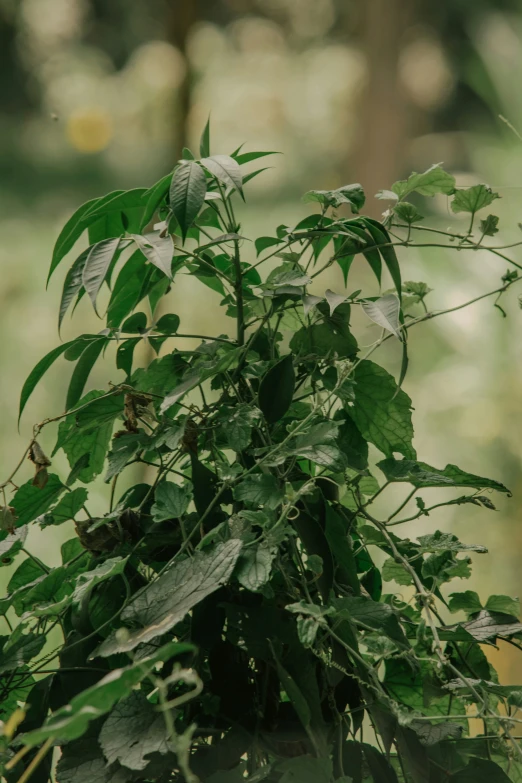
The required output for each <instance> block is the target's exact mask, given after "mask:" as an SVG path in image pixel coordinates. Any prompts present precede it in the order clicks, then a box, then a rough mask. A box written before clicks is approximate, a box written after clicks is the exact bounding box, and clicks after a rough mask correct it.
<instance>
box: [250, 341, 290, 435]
mask: <svg viewBox="0 0 522 783" xmlns="http://www.w3.org/2000/svg"><path fill="white" fill-rule="evenodd" d="M294 387H295V372H294V365H293V360H292V354H288V355H287V356H285V357H284V358H283V359H281V360H280V361H279V362H277V364H275V365H274V366H273V367H271V368H270V369H269V371H268V372H267V374H266V375H265V376H264V378H263V380H262V381H261V384H260V386H259V399H258V401H259V407H260V408H261V411H262V412H263V415H264V417H265V419H266V420H267V422H268V423H269V424H275V423H276V422H277V421H279V419H282V418H283V416H284V415H285V413H286V412H287V410H288V408H289V407H290V405H291V403H292V397H293V395H294Z"/></svg>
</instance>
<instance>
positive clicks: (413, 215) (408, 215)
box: [393, 201, 424, 226]
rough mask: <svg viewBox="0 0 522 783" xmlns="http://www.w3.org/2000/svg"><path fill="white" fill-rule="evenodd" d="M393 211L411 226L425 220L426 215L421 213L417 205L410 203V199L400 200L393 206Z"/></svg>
mask: <svg viewBox="0 0 522 783" xmlns="http://www.w3.org/2000/svg"><path fill="white" fill-rule="evenodd" d="M393 211H394V212H395V214H396V215H397V217H398V218H399V219H400V220H404V222H405V223H407V224H408V225H409V226H411V225H412V224H413V223H418V222H419V220H424V215H421V213H420V212H419V210H418V209H417V207H415V206H414V205H413V204H410V203H409V201H401V202H399V203H398V204H396V205H395V206H394V207H393Z"/></svg>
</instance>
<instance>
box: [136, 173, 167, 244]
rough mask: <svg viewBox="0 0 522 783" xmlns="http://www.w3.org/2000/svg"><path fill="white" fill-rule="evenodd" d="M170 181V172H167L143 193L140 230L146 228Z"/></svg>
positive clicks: (164, 195) (163, 197)
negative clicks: (143, 206)
mask: <svg viewBox="0 0 522 783" xmlns="http://www.w3.org/2000/svg"><path fill="white" fill-rule="evenodd" d="M171 181H172V174H167V175H166V176H165V177H162V178H161V179H160V180H159V182H156V184H155V185H153V186H152V187H151V188H149V189H148V190H147V191H146V192H145V193H144V194H143V201H144V202H145V211H144V213H143V216H142V219H141V225H140V231H143V229H144V228H146V226H148V224H149V223H150V221H151V220H152V218H153V217H154V215H155V214H156V211H157V209H158V207H159V206H160V205H161V203H162V201H163V200H164V199H165V197H166V195H167V193H168V192H169V189H170V183H171Z"/></svg>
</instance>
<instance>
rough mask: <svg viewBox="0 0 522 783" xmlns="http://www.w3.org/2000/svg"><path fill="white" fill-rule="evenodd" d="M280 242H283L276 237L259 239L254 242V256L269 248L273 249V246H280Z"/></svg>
mask: <svg viewBox="0 0 522 783" xmlns="http://www.w3.org/2000/svg"><path fill="white" fill-rule="evenodd" d="M282 242H283V240H282V239H279V238H278V237H259V238H258V239H256V240H255V242H254V245H255V247H256V254H257V255H259V254H260V253H262V252H263V250H266V249H267V248H269V247H274V245H280V244H281V243H282Z"/></svg>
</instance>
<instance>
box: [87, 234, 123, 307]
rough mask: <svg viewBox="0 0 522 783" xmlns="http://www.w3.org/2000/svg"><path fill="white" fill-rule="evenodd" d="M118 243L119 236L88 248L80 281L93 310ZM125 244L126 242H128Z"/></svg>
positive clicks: (118, 245)
mask: <svg viewBox="0 0 522 783" xmlns="http://www.w3.org/2000/svg"><path fill="white" fill-rule="evenodd" d="M120 243H121V240H120V238H119V237H117V238H115V239H104V240H103V241H102V242H97V243H96V244H95V245H93V246H92V247H91V248H90V250H89V254H88V256H87V258H86V260H85V265H84V267H83V273H82V282H83V286H84V288H85V290H86V292H87V294H88V295H89V298H90V300H91V302H92V306H93V307H94V309H95V310H96V300H97V298H98V292H99V290H100V288H101V287H102V285H103V281H104V280H105V277H106V275H107V272H108V271H109V267H110V266H111V263H112V261H113V259H114V256H115V255H116V253H117V252H118V249H119V248H120ZM126 244H128V242H127V243H126ZM125 246H126V245H125ZM96 312H97V310H96Z"/></svg>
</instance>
